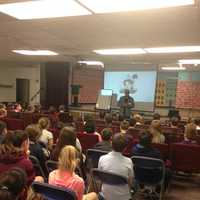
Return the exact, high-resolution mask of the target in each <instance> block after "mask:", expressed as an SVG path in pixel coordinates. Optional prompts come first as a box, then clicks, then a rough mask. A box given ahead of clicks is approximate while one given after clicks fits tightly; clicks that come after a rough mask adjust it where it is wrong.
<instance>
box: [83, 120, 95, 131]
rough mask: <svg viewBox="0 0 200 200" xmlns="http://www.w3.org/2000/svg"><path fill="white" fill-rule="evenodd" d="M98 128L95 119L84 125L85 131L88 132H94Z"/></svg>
mask: <svg viewBox="0 0 200 200" xmlns="http://www.w3.org/2000/svg"><path fill="white" fill-rule="evenodd" d="M95 130H96V125H95V121H93V120H89V121H87V122H86V123H85V125H84V131H85V132H86V133H94V132H95Z"/></svg>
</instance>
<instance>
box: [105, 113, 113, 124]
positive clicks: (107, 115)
mask: <svg viewBox="0 0 200 200" xmlns="http://www.w3.org/2000/svg"><path fill="white" fill-rule="evenodd" d="M105 122H106V123H107V124H112V115H111V114H110V113H107V114H106V115H105Z"/></svg>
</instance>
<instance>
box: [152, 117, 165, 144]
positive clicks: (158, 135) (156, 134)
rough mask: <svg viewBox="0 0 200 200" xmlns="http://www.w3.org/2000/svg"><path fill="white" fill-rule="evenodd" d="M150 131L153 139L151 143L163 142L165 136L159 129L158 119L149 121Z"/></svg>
mask: <svg viewBox="0 0 200 200" xmlns="http://www.w3.org/2000/svg"><path fill="white" fill-rule="evenodd" d="M150 133H151V134H152V136H153V139H152V142H153V143H164V142H165V136H164V135H163V134H162V131H161V123H160V120H153V121H152V122H151V126H150Z"/></svg>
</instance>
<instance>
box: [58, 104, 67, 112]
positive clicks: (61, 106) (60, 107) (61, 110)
mask: <svg viewBox="0 0 200 200" xmlns="http://www.w3.org/2000/svg"><path fill="white" fill-rule="evenodd" d="M58 110H59V113H64V112H66V107H65V105H59V107H58Z"/></svg>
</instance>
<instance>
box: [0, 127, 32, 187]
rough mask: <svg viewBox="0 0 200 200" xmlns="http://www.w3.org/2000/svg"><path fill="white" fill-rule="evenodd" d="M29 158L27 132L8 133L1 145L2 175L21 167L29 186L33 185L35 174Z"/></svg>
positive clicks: (0, 168) (0, 167)
mask: <svg viewBox="0 0 200 200" xmlns="http://www.w3.org/2000/svg"><path fill="white" fill-rule="evenodd" d="M28 156H29V139H28V134H27V133H26V132H25V131H12V132H8V133H7V134H6V136H5V138H4V140H3V143H2V144H1V145H0V174H1V173H4V172H5V171H7V170H9V169H11V168H13V167H19V168H22V169H24V170H25V172H26V174H27V178H28V179H27V184H28V186H29V185H31V183H32V181H33V180H34V178H35V172H34V169H33V165H32V162H31V161H30V160H29V159H28Z"/></svg>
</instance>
